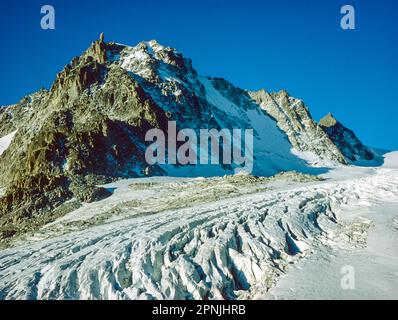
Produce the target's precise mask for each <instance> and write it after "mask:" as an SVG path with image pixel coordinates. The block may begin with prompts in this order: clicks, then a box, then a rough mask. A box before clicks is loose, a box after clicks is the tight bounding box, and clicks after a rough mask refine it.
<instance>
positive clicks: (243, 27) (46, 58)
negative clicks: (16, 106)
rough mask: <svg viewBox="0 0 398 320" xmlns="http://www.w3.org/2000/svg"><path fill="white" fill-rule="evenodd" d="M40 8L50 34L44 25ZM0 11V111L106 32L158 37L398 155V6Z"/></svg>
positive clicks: (73, 4)
mask: <svg viewBox="0 0 398 320" xmlns="http://www.w3.org/2000/svg"><path fill="white" fill-rule="evenodd" d="M44 4H51V5H53V6H54V7H55V10H56V30H54V31H43V30H41V28H40V19H41V14H40V8H41V6H42V5H44ZM343 4H351V5H353V6H354V7H355V9H356V27H357V29H356V30H355V31H343V30H342V29H341V28H340V17H341V15H340V8H341V6H342V5H343ZM0 10H1V19H0V41H1V50H0V88H1V89H0V105H7V104H12V103H15V102H17V101H19V100H20V98H22V97H23V96H24V95H26V94H29V93H32V92H34V91H36V90H38V89H39V88H40V87H42V86H44V87H47V88H49V87H50V85H51V83H52V81H53V80H54V78H55V75H56V73H57V72H59V71H60V70H61V69H62V68H63V66H64V65H65V64H66V63H68V62H69V61H70V60H71V59H72V58H73V57H74V56H76V55H80V54H81V53H82V52H83V51H84V50H85V49H86V48H87V47H88V46H89V45H90V43H91V42H92V41H93V40H95V39H97V38H98V36H99V33H100V32H104V33H105V36H106V40H108V41H111V40H112V41H116V42H121V43H126V44H131V45H133V44H136V43H137V42H139V41H142V40H150V39H157V40H158V41H159V42H160V43H162V44H165V45H169V46H172V47H175V48H177V49H178V50H179V51H181V52H182V53H183V54H184V55H185V56H187V57H190V58H192V60H193V64H194V67H195V68H196V69H197V70H198V71H199V73H201V74H204V75H211V76H220V77H224V78H226V79H228V80H229V81H231V82H232V83H234V84H235V85H237V86H239V87H242V88H245V89H252V90H255V89H259V88H262V87H263V88H265V89H267V90H268V91H276V90H280V89H286V90H287V91H288V92H290V94H292V95H294V96H296V97H299V98H302V99H304V101H305V102H306V103H307V105H308V106H309V108H310V110H311V112H312V115H313V116H314V118H315V119H317V120H318V119H319V118H321V117H322V116H323V115H324V114H326V113H327V112H332V113H333V114H334V115H335V116H336V117H337V118H338V119H339V120H341V122H343V123H344V124H345V125H347V126H348V127H350V128H352V129H353V130H355V132H356V133H357V134H358V136H359V137H360V138H361V139H362V140H363V142H364V143H366V144H367V145H371V146H376V147H383V148H389V149H397V150H398V138H397V137H398V134H397V133H398V105H397V101H398V80H397V77H398V58H397V57H398V41H397V40H398V37H397V32H398V1H395V0H361V1H355V0H345V1H337V0H324V1H321V0H318V1H316V0H290V1H287V0H278V1H277V0H273V1H268V0H257V1H255V0H245V1H243V0H241V1H234V0H219V1H217V0H213V1H211V0H202V1H193V0H162V1H161V0H156V1H150V0H146V1H142V0H140V1H134V0H130V1H127V0H126V1H122V0H113V1H110V0H107V1H102V0H96V1H84V0H82V1H74V0H62V1H58V0H46V1H36V0H24V1H22V0H11V1H6V0H4V1H1V3H0Z"/></svg>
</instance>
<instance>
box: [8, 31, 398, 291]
mask: <svg viewBox="0 0 398 320" xmlns="http://www.w3.org/2000/svg"><path fill="white" fill-rule="evenodd" d="M169 121H175V122H176V124H177V128H178V129H185V128H189V129H192V130H194V131H195V132H198V131H199V130H200V129H213V128H214V129H252V130H253V135H254V145H253V149H252V152H253V156H254V168H253V172H252V173H253V175H246V174H235V175H232V173H235V169H237V167H239V166H237V165H235V164H230V165H222V164H218V165H190V166H188V165H186V166H184V165H172V164H158V165H154V166H149V165H148V163H147V162H146V159H145V150H146V148H147V146H148V144H149V143H148V142H146V141H145V134H146V132H147V131H148V130H149V129H153V128H158V129H162V130H163V131H165V132H166V131H167V129H168V123H169ZM234 143H235V142H234ZM249 151H250V150H249ZM371 153H372V151H371V150H369V149H368V148H367V147H365V146H364V145H363V144H362V143H360V141H359V140H358V138H357V137H356V136H355V134H354V133H353V132H352V131H351V130H349V129H347V128H345V127H344V126H343V125H341V124H340V123H339V122H338V121H337V120H335V119H334V118H333V117H332V116H328V117H326V118H325V119H323V120H321V122H320V123H319V124H317V123H316V122H315V121H314V120H313V119H312V117H311V114H310V112H309V110H308V108H307V106H306V105H305V104H304V102H303V101H302V100H300V99H296V98H294V97H291V96H290V95H289V94H288V93H287V92H286V91H280V92H278V93H268V92H267V91H266V90H264V89H262V90H259V91H257V92H253V91H246V90H242V89H240V88H237V87H236V86H234V85H233V84H231V83H230V82H228V81H226V80H224V79H221V78H210V77H206V76H201V75H199V74H198V73H197V71H196V70H195V69H194V68H193V65H192V62H191V61H190V60H189V59H187V58H185V57H184V56H183V55H181V54H180V53H179V52H178V51H177V50H175V49H173V48H169V47H165V46H162V45H160V44H159V43H157V42H156V41H149V42H141V43H139V44H138V45H136V46H127V45H122V44H117V43H114V42H105V41H104V36H103V35H101V37H100V39H99V40H97V41H95V42H94V43H92V45H91V46H90V47H89V48H88V49H87V51H85V52H84V53H83V54H82V55H81V56H79V57H76V58H74V59H73V60H72V62H71V63H70V64H68V65H67V66H65V68H64V69H63V70H62V71H61V72H60V73H59V74H58V75H57V77H56V79H55V81H54V83H53V85H52V87H51V89H50V90H46V89H42V90H40V91H38V92H36V93H34V94H32V95H29V96H27V97H25V98H23V99H22V100H21V101H20V102H19V103H17V104H15V105H12V106H7V107H3V108H0V172H1V175H0V299H247V298H249V299H256V298H259V299H264V298H269V292H270V291H269V290H270V289H272V288H274V287H275V285H276V284H277V282H278V279H279V278H280V277H282V276H285V275H286V273H287V272H289V269H290V268H291V266H292V264H296V263H299V262H300V260H303V258H310V257H311V256H312V255H313V253H316V255H315V258H314V259H315V261H314V260H310V261H312V262H313V263H312V264H311V265H312V266H311V268H312V269H311V270H315V271H313V272H312V273H309V272H307V271H306V270H307V269H305V270H304V271H300V272H296V275H295V276H294V277H293V281H292V279H291V278H290V279H289V278H288V279H285V283H286V282H287V283H288V284H287V285H286V284H285V285H284V286H282V287H281V288H279V289H280V290H281V291H278V290H276V291H274V295H275V296H281V295H282V297H284V296H286V293H285V291H284V290H283V289H284V288H285V289H286V287H288V289H287V291H288V292H289V293H288V294H287V296H289V294H290V295H291V294H292V292H294V291H292V290H290V287H289V286H290V283H292V282H293V283H294V282H295V281H297V282H298V283H299V287H300V289H301V288H303V286H309V285H311V284H313V283H314V282H315V285H314V287H315V288H310V287H308V288H305V289H304V290H300V292H304V293H312V292H320V293H321V294H322V292H323V291H324V290H326V289H327V290H326V292H327V295H326V297H328V294H333V295H335V296H337V297H339V296H341V294H342V293H341V292H342V291H341V290H340V289H341V288H339V287H338V288H337V289H336V286H338V285H339V284H340V277H341V273H340V269H339V268H340V267H341V264H342V262H344V264H346V263H348V264H351V263H354V262H355V264H356V265H358V267H357V268H361V266H363V265H366V264H367V263H364V261H365V262H366V261H372V263H373V264H370V266H369V267H368V268H369V269H366V270H365V271H366V272H364V273H363V272H362V273H361V272H358V275H361V276H362V277H363V278H366V281H365V284H364V285H365V290H364V291H363V290H362V291H361V290H355V291H352V292H353V296H354V298H355V297H357V296H355V294H356V293H357V292H361V295H359V296H361V297H364V298H369V297H374V295H375V292H376V298H377V295H378V294H379V292H380V283H383V285H384V284H386V283H388V284H389V286H390V287H388V288H387V289H386V290H384V291H383V295H386V296H387V297H389V298H391V297H393V298H395V297H396V296H397V295H396V287H397V285H398V281H397V279H398V278H397V277H394V272H395V273H396V265H397V261H398V255H397V252H398V250H397V248H396V243H397V242H396V241H395V239H396V222H397V221H398V220H397V219H398V218H397V217H396V212H397V203H398V154H397V153H396V152H395V153H389V154H386V155H385V162H384V165H383V166H381V167H373V168H372V167H370V163H368V166H367V167H365V168H361V167H357V166H354V165H347V164H352V163H355V164H357V163H358V162H357V161H358V160H361V159H362V160H370V159H372V155H371ZM377 157H381V156H378V155H377ZM325 167H328V168H325ZM332 167H333V170H330V168H332ZM292 170H295V171H298V172H294V171H292ZM282 171H283V172H282ZM285 171H290V172H285ZM307 173H310V174H307ZM312 173H315V174H318V173H319V174H320V175H313V174H312ZM272 175H274V176H272ZM210 176H211V177H210ZM271 176H272V177H271ZM205 177H206V178H205ZM375 208H376V209H375ZM380 209H382V210H381V211H380ZM380 212H383V213H384V214H383V215H381V214H380ZM375 213H377V214H375ZM375 217H376V218H375ZM374 223H377V226H376V228H377V235H383V237H381V238H380V239H378V240H377V241H373V242H372V239H370V243H371V244H372V245H371V247H370V248H366V249H365V247H366V246H367V242H368V234H369V233H371V232H372V228H373V225H374ZM373 240H374V239H373ZM358 248H361V250H360V254H358V250H357V249H358ZM384 248H388V251H387V253H383V250H384ZM383 254H384V255H385V256H383ZM331 255H333V256H334V257H335V256H336V257H337V259H334V260H333V259H332V260H331V261H330V256H331ZM341 257H349V258H348V262H347V260H344V259H341ZM385 257H387V258H385ZM317 259H318V260H317ZM317 261H324V262H323V263H324V264H326V266H327V267H323V265H321V266H320V267H321V268H324V269H329V267H331V268H330V270H333V272H332V271H329V272H328V273H327V275H328V281H329V282H326V281H323V280H324V279H320V277H324V274H325V270H321V272H319V265H318V264H317ZM336 270H337V271H336ZM375 270H377V271H378V272H375ZM359 271H361V270H359ZM297 273H298V275H297ZM369 274H372V276H371V277H369V276H368V275H369ZM368 280H369V281H368ZM372 281H373V283H372ZM324 283H327V284H330V286H327V287H326V286H325V285H322V284H324ZM336 283H337V285H336ZM358 283H359V284H360V285H363V281H362V283H361V280H360V281H358ZM369 283H371V286H370V287H369ZM374 287H377V290H374ZM331 288H332V290H330V289H331ZM276 289H277V288H276ZM314 289H315V290H314ZM281 292H282V293H281ZM354 292H355V293H354ZM304 296H307V295H306V294H304Z"/></svg>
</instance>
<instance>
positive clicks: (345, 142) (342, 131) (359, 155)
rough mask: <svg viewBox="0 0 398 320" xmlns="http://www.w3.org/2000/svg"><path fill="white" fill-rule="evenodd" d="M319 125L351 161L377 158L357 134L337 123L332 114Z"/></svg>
mask: <svg viewBox="0 0 398 320" xmlns="http://www.w3.org/2000/svg"><path fill="white" fill-rule="evenodd" d="M319 125H320V127H321V128H322V130H323V131H325V133H326V134H327V135H328V136H329V138H330V139H331V140H332V141H333V143H334V144H335V145H336V146H337V147H338V148H339V150H340V151H341V152H342V154H343V155H344V156H345V157H346V158H347V159H348V160H349V161H358V160H373V159H374V158H375V155H374V154H373V153H372V151H371V150H369V148H367V147H366V146H364V145H363V144H362V142H361V141H360V140H359V139H358V138H357V136H356V135H355V133H354V132H353V131H352V130H350V129H348V128H346V127H345V126H344V125H342V124H341V123H340V122H339V121H337V120H336V119H335V118H334V117H333V115H332V114H331V113H329V114H328V115H326V116H325V117H324V118H322V119H321V120H320V121H319Z"/></svg>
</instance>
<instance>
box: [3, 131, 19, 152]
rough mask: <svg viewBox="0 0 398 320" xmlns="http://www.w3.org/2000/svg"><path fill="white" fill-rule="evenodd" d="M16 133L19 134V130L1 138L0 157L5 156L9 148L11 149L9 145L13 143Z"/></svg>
mask: <svg viewBox="0 0 398 320" xmlns="http://www.w3.org/2000/svg"><path fill="white" fill-rule="evenodd" d="M16 133H17V130H15V131H13V132H11V133H10V134H7V135H6V136H4V137H2V138H0V156H1V155H2V154H3V152H4V151H6V150H7V148H8V147H9V145H10V144H11V142H12V139H14V136H15V134H16Z"/></svg>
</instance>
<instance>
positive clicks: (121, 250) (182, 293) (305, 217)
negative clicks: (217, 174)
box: [0, 154, 398, 299]
mask: <svg viewBox="0 0 398 320" xmlns="http://www.w3.org/2000/svg"><path fill="white" fill-rule="evenodd" d="M388 157H389V158H388V161H387V163H390V164H391V163H396V158H397V154H390V155H389V156H388ZM359 170H362V169H359ZM348 174H350V173H348ZM159 179H160V180H159ZM218 179H222V178H218ZM209 181H210V180H207V179H175V178H151V179H140V180H136V181H135V182H134V181H129V180H125V181H121V182H119V183H116V184H114V185H109V186H108V187H109V188H111V187H114V188H118V189H116V190H115V191H114V195H113V196H112V197H110V198H108V199H106V200H104V201H108V205H105V204H106V203H102V204H101V203H100V204H89V205H85V206H84V207H83V208H82V209H78V211H75V212H71V213H70V214H68V215H67V216H65V217H64V218H62V219H60V220H59V221H56V222H55V223H53V224H51V225H49V226H46V227H44V228H43V229H42V230H41V231H40V232H38V234H37V235H35V236H33V237H30V238H28V242H27V243H26V242H25V243H24V244H21V245H18V246H16V247H13V248H10V249H6V250H3V251H0V298H2V299H13V298H22V299H177V298H180V299H203V298H209V299H239V298H255V299H258V298H266V297H267V292H268V290H269V289H270V288H272V287H274V286H275V284H276V283H277V279H278V278H279V277H280V276H281V275H282V274H285V273H286V272H289V265H290V264H291V263H295V262H297V261H299V260H302V258H305V260H304V261H306V260H307V258H309V259H311V258H312V257H315V256H316V254H321V253H322V252H329V250H334V252H343V251H342V250H350V252H359V251H360V250H364V249H363V248H364V247H366V239H367V234H368V232H372V224H376V226H377V224H378V223H379V221H378V220H377V219H375V220H373V222H372V216H371V215H368V214H367V213H368V212H369V213H371V212H373V213H374V212H375V210H379V209H378V208H380V207H383V206H384V204H385V203H391V202H392V201H396V203H398V170H397V169H394V168H375V170H374V171H373V173H372V174H367V175H365V176H363V177H358V176H357V175H353V178H352V179H349V178H347V179H344V180H341V181H332V180H327V181H325V182H312V183H306V184H304V185H302V184H297V183H296V184H291V183H290V184H283V183H282V184H279V185H278V184H277V185H267V184H266V185H263V183H262V182H258V183H257V185H255V184H253V183H249V184H248V185H246V186H245V187H244V188H238V190H234V188H233V186H231V185H229V184H226V183H224V182H223V181H224V180H216V183H214V184H209V183H210V182H209ZM257 189H258V190H257ZM162 190H163V191H164V192H168V193H166V194H167V196H166V197H165V194H161V193H160V194H159V191H162ZM167 190H168V191H167ZM177 190H178V192H177ZM176 194H178V195H179V198H173V195H176ZM225 194H229V196H228V197H225ZM145 199H146V200H148V201H144V202H140V200H145ZM184 199H186V202H182V203H181V201H183V200H184ZM112 201H113V202H112ZM120 203H122V204H123V205H122V206H120V205H119V206H117V204H120ZM93 206H98V207H97V209H98V208H104V209H103V210H102V211H101V210H96V209H95V207H93ZM386 208H387V207H386ZM79 210H80V211H79ZM386 210H387V211H389V210H390V209H386ZM85 213H86V214H85ZM359 213H360V214H359ZM362 214H363V215H364V217H360V216H362ZM378 227H379V228H381V231H379V232H383V231H382V230H383V228H384V227H385V226H384V225H383V224H381V225H378ZM370 234H371V233H370ZM383 241H384V240H383ZM389 241H393V239H390V240H387V242H388V243H390V242H389ZM390 245H393V243H390ZM391 248H393V247H391ZM369 250H374V249H373V248H370V249H369ZM344 252H345V251H344ZM312 253H314V254H313V255H312ZM365 256H366V253H365ZM308 261H309V260H308ZM378 263H383V261H381V260H376V261H375V264H374V266H372V267H370V268H369V270H368V271H369V272H370V271H372V270H373V271H374V270H375V269H376V268H378V267H379V266H378ZM310 270H311V268H309V269H308V272H310ZM382 270H383V269H382ZM308 272H307V270H306V269H304V272H303V271H302V272H301V273H302V274H308ZM319 272H320V275H321V274H322V273H321V271H319ZM322 272H324V271H323V270H322ZM325 272H326V271H325ZM367 276H369V275H367ZM392 276H394V275H392ZM320 277H321V276H320ZM319 284H321V285H322V284H324V285H327V282H326V281H324V282H323V280H322V281H321V280H320V282H319V283H318V285H319ZM325 289H326V288H325ZM325 292H326V291H325ZM282 297H283V295H282Z"/></svg>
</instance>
